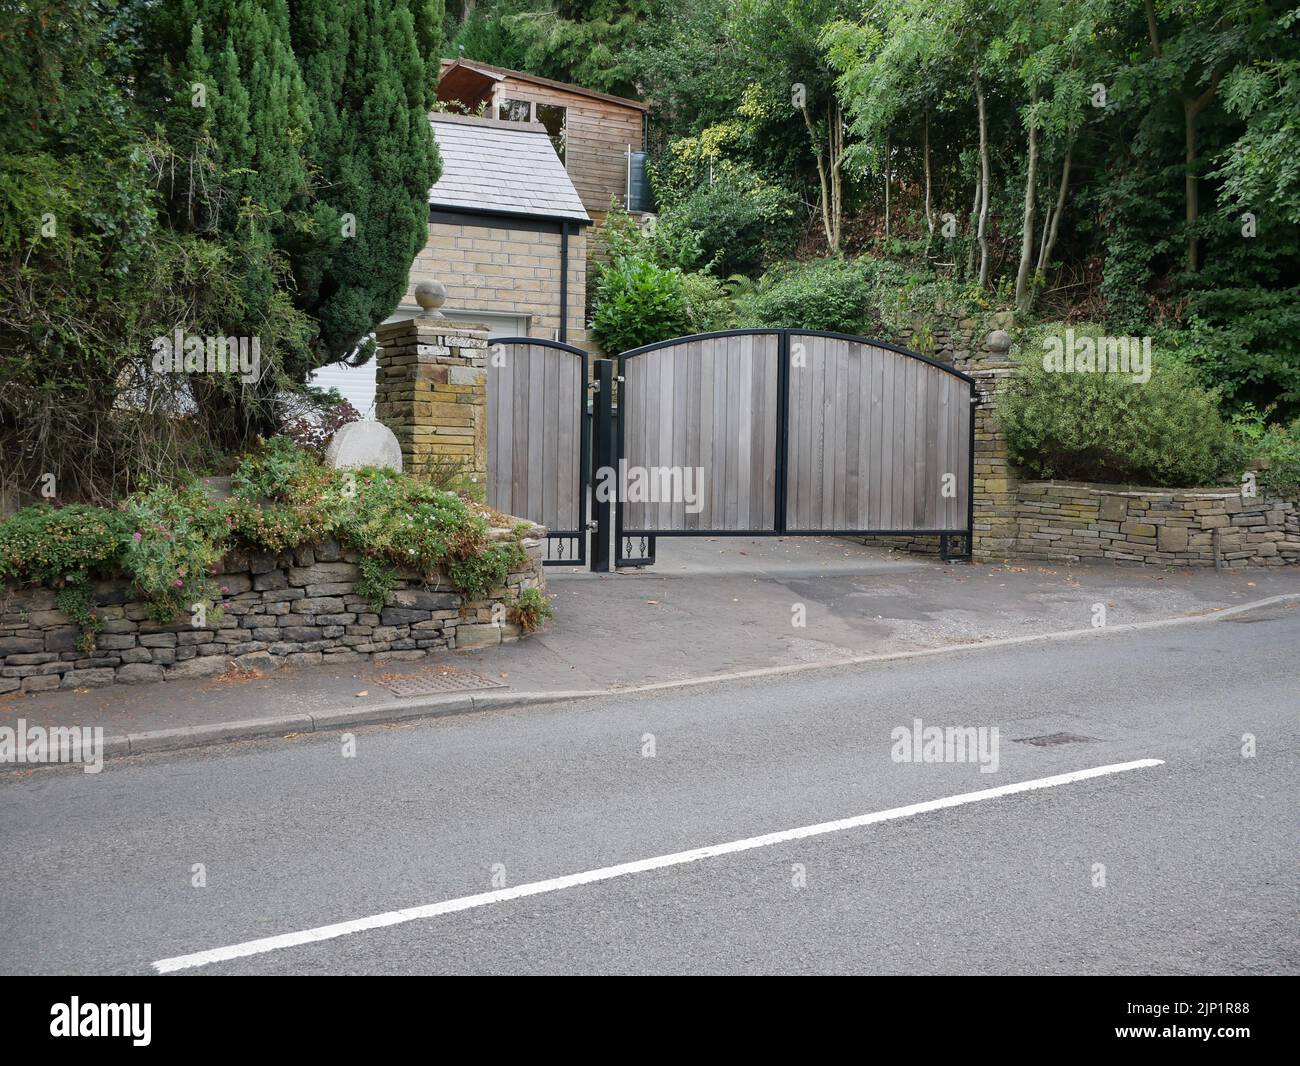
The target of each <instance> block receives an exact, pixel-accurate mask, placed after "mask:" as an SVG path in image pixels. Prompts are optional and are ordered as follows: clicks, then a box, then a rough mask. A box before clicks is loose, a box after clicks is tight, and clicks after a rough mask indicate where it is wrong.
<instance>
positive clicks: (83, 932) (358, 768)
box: [0, 607, 1300, 974]
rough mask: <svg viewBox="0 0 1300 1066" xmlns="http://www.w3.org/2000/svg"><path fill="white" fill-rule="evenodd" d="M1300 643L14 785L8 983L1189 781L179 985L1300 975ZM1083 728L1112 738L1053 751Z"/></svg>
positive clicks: (1006, 652) (1268, 624) (275, 956)
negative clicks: (934, 748) (931, 730)
mask: <svg viewBox="0 0 1300 1066" xmlns="http://www.w3.org/2000/svg"><path fill="white" fill-rule="evenodd" d="M1298 652H1300V609H1295V608H1286V607H1272V608H1266V609H1263V610H1261V611H1260V612H1258V613H1257V614H1254V615H1244V616H1239V617H1238V618H1236V619H1235V620H1233V621H1220V622H1206V623H1199V624H1193V625H1183V626H1177V627H1171V628H1167V629H1155V630H1146V631H1142V632H1136V633H1135V632H1130V633H1114V634H1104V633H1103V634H1099V635H1096V636H1089V637H1082V638H1080V639H1078V640H1076V641H1071V642H1068V643H1067V642H1054V643H1046V644H1043V645H1031V646H1019V647H1008V648H995V649H989V650H978V649H976V650H970V651H961V652H954V653H953V654H951V655H946V656H942V657H937V658H929V659H924V660H910V661H900V662H894V663H886V664H875V665H871V666H866V667H854V668H839V669H834V670H828V671H825V672H816V673H810V674H801V675H796V676H791V677H789V678H785V679H780V680H767V681H762V682H756V683H731V684H725V685H715V686H711V687H708V688H701V689H690V690H682V691H677V692H673V691H668V692H663V693H659V694H652V695H644V696H638V697H635V698H623V699H618V698H609V699H601V700H592V701H586V702H582V703H575V704H567V705H563V704H562V705H554V706H550V707H539V708H532V709H528V710H521V711H517V712H500V713H489V714H482V715H475V716H468V717H463V718H451V719H442V720H437V721H432V722H425V723H413V724H406V725H402V726H398V727H388V728H382V727H381V728H371V729H368V730H362V731H359V732H358V733H357V734H356V735H355V742H356V754H355V757H350V758H349V757H344V755H343V737H342V735H340V734H315V735H311V736H303V737H299V738H290V739H286V740H274V741H265V742H257V743H246V744H241V745H232V746H229V747H225V748H216V749H208V750H204V751H200V752H195V753H188V754H182V755H175V756H146V757H138V758H133V759H125V760H120V761H116V762H110V763H109V764H107V766H106V767H105V769H104V771H103V772H102V773H100V774H98V775H86V774H83V773H81V772H80V771H79V770H76V769H48V770H46V769H42V770H36V771H32V772H28V773H22V774H19V773H9V774H5V775H4V776H3V778H0V841H2V842H3V846H4V861H3V864H0V971H3V972H5V973H68V972H71V973H148V972H152V971H151V963H153V962H154V961H156V960H163V959H168V958H172V957H176V956H186V955H188V954H190V953H193V952H200V951H204V950H206V949H212V948H219V947H222V946H225V945H233V944H238V943H241V942H244V941H249V940H253V939H256V938H263V937H270V936H276V935H279V934H289V933H294V932H298V931H301V930H307V929H313V928H316V927H320V926H323V925H327V924H330V923H335V922H345V921H348V920H351V919H358V918H364V917H366V916H370V915H375V914H379V913H383V912H389V911H393V910H395V909H400V908H408V907H418V906H421V905H426V904H434V903H439V902H440V901H445V900H452V899H456V898H459V897H465V896H470V895H474V894H478V893H487V892H490V891H492V890H493V889H494V888H499V887H500V886H501V883H502V879H503V878H504V884H506V885H507V886H517V885H521V884H525V883H530V882H536V881H540V880H543V879H549V878H557V877H560V876H562V875H567V874H576V873H581V872H583V871H589V870H592V869H595V868H599V867H605V866H609V865H612V864H620V863H629V862H633V861H635V860H641V859H648V858H652V857H654V856H660V855H664V854H667V853H673V852H679V851H684V850H687V849H693V848H699V847H702V846H704V845H714V844H722V843H725V842H728V841H735V840H739V839H742V838H748V837H753V836H757V835H761V834H768V833H774V832H776V831H779V830H785V829H792V828H796V827H800V826H807V825H812V824H815V823H822V822H826V821H828V820H832V819H840V818H848V817H851V816H855V815H862V814H869V813H872V812H879V811H885V810H887V809H891V808H897V807H899V806H902V805H905V804H914V803H920V802H922V801H928V800H936V799H941V798H944V797H950V796H954V795H958V794H962V793H969V792H972V791H976V790H984V789H989V788H996V787H998V786H1003V785H1011V784H1014V783H1017V782H1023V781H1029V780H1036V779H1040V778H1045V777H1050V776H1052V775H1059V774H1065V773H1068V772H1070V771H1076V770H1083V769H1088V768H1092V767H1100V766H1106V765H1110V764H1122V763H1127V762H1130V761H1132V760H1141V759H1159V760H1163V763H1162V764H1161V765H1157V766H1150V767H1144V768H1140V769H1135V770H1131V771H1128V772H1123V773H1115V774H1110V775H1107V776H1103V777H1097V778H1093V779H1090V780H1083V781H1077V782H1072V783H1068V784H1062V785H1060V786H1057V787H1052V788H1046V789H1042V790H1038V791H1031V792H1021V793H1018V794H1014V795H1007V796H1002V797H1000V798H995V799H989V800H986V801H982V802H975V803H969V804H964V805H961V806H956V807H952V808H949V809H941V810H933V811H927V812H924V813H919V814H916V815H914V816H911V817H906V818H897V819H891V820H888V821H884V822H881V823H879V824H871V825H865V826H861V827H858V828H851V829H845V830H841V831H835V832H826V833H822V834H820V835H816V836H812V837H808V838H805V839H796V840H787V841H783V842H777V843H772V844H770V845H768V846H761V847H754V848H752V849H750V850H746V851H742V852H739V853H736V854H725V855H720V856H717V857H709V858H702V859H700V860H698V861H693V862H689V863H679V864H675V865H670V866H666V867H664V868H660V869H650V870H647V871H645V872H636V873H629V874H627V875H626V876H620V877H617V878H613V879H610V880H605V881H601V882H599V883H593V884H578V885H575V886H572V887H561V888H557V889H556V890H554V891H547V892H544V893H541V894H537V895H533V896H530V897H528V898H523V899H514V900H506V901H502V902H489V903H486V904H485V905H482V906H474V907H472V908H471V909H467V910H463V911H459V912H457V913H450V914H444V915H441V916H438V917H432V918H423V919H420V920H415V921H407V922H404V923H402V924H397V925H392V926H390V927H387V928H380V929H369V930H365V931H360V932H355V933H352V934H350V935H345V936H339V937H336V938H334V939H329V940H325V941H321V942H318V943H308V944H300V945H295V946H289V947H284V948H281V949H278V950H272V951H267V952H263V953H261V954H256V955H252V956H249V957H245V958H237V959H233V960H229V961H220V962H216V963H213V964H209V965H200V966H196V967H192V968H189V969H186V970H184V971H182V972H184V973H187V974H205V973H333V972H346V973H411V974H422V973H503V972H505V973H589V972H600V973H606V972H608V973H716V972H727V973H760V972H761V973H769V972H775V973H805V972H818V973H821V972H857V973H934V972H940V973H1160V974H1187V973H1216V974H1217V973H1252V974H1253V973H1296V972H1300V947H1298V934H1297V926H1296V915H1297V913H1298V911H1300V882H1298V880H1297V860H1296V857H1297V854H1298V853H1300V852H1298V851H1297V818H1296V806H1297V805H1296V800H1297V795H1298V794H1300V788H1298V785H1300V756H1298V752H1300V747H1298V745H1297V734H1300V724H1298V723H1300V656H1298V654H1297V653H1298ZM593 654H596V649H594V648H593ZM915 718H920V719H922V720H923V722H924V724H926V725H941V726H973V727H991V726H997V727H998V728H999V740H1000V743H999V746H998V755H999V761H998V769H997V772H996V773H981V772H980V769H979V766H978V765H977V764H974V763H970V762H966V763H920V764H916V763H913V764H906V763H899V762H895V761H893V760H892V759H891V749H892V748H893V747H894V741H893V739H892V738H891V731H892V730H893V729H894V728H895V727H898V726H908V727H910V726H911V725H912V723H913V719H915ZM1058 733H1068V734H1072V735H1074V736H1075V737H1078V738H1087V739H1075V740H1071V741H1069V742H1067V743H1059V744H1048V745H1032V744H1026V743H1023V742H1022V741H1023V740H1024V739H1025V738H1033V737H1042V736H1048V735H1052V734H1058ZM1244 734H1251V735H1253V737H1254V738H1255V744H1256V754H1255V756H1254V757H1253V758H1244V757H1243V755H1242V743H1243V741H1242V738H1243V735H1244ZM650 735H652V736H653V747H654V754H653V757H647V756H646V755H645V754H644V752H646V751H647V750H648V745H649V744H650ZM195 864H202V865H203V870H204V874H205V877H206V887H195V886H194V884H193V881H194V879H195V876H196V875H195V873H194V868H195ZM1103 866H1104V876H1105V885H1104V887H1103V886H1101V885H1099V884H1098V883H1097V881H1098V880H1099V875H1100V873H1101V868H1102V867H1103ZM494 873H495V874H496V875H497V882H496V884H494V883H493V876H494Z"/></svg>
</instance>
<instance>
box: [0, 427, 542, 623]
mask: <svg viewBox="0 0 1300 1066" xmlns="http://www.w3.org/2000/svg"><path fill="white" fill-rule="evenodd" d="M231 482H232V485H233V488H234V492H233V493H232V495H231V498H230V499H229V500H224V501H214V500H212V499H210V498H209V497H208V496H207V495H206V494H205V493H204V492H203V491H201V490H200V489H198V488H194V487H181V488H173V487H169V486H156V487H154V488H151V489H149V490H148V491H145V492H141V493H137V494H135V495H134V496H131V497H129V498H128V499H126V500H124V501H122V503H121V504H120V505H119V506H118V507H116V508H104V507H90V506H86V505H81V504H73V505H70V506H67V507H62V508H55V507H51V506H50V505H48V504H37V505H34V506H32V507H27V508H24V509H23V510H21V511H19V512H18V513H17V514H16V515H14V516H13V517H12V518H10V519H9V520H7V521H5V522H0V579H3V580H6V581H12V582H14V583H18V584H23V583H40V584H49V585H51V586H53V587H56V588H60V589H61V590H62V591H61V593H60V597H59V601H58V605H59V608H60V610H63V611H64V612H65V613H66V614H68V615H69V616H70V617H72V618H73V619H74V620H75V621H77V622H78V623H79V624H80V625H81V627H82V631H83V634H84V635H85V641H84V646H86V647H89V646H90V645H91V644H92V642H93V635H94V632H95V630H96V629H97V628H98V627H99V622H98V619H97V617H96V616H95V613H94V600H93V597H92V596H91V588H90V579H91V577H92V575H100V576H106V577H107V576H113V575H117V574H125V575H126V576H128V577H129V578H130V579H131V581H132V583H133V584H134V586H135V588H136V589H137V590H138V591H139V592H140V594H141V595H142V596H143V598H144V599H145V600H146V602H147V603H148V604H149V606H150V612H151V614H152V615H153V617H155V618H156V619H158V620H159V621H170V620H171V619H173V618H174V617H175V616H176V615H177V614H178V613H181V612H183V611H187V610H189V609H190V605H191V604H193V603H196V602H211V603H213V604H214V606H215V604H216V602H217V601H218V600H219V598H220V593H221V592H224V590H223V589H219V588H218V587H216V583H215V581H213V575H214V574H215V573H216V568H217V564H218V563H219V562H220V560H221V559H222V557H223V556H224V555H225V554H226V553H227V552H228V551H229V550H230V549H231V548H233V547H235V546H237V545H239V544H246V545H250V546H253V547H257V548H264V549H269V550H273V551H282V550H284V549H287V548H294V547H297V546H299V545H302V544H307V543H311V542H313V541H318V540H322V539H324V538H326V537H330V536H333V537H336V538H337V539H338V541H339V543H340V544H341V545H343V546H344V547H346V548H348V549H350V550H353V551H356V552H358V553H359V554H360V555H361V562H360V568H361V580H360V581H359V582H358V584H357V590H358V592H359V594H360V595H362V596H364V597H366V598H367V600H368V601H369V602H370V603H371V605H372V606H375V607H376V608H378V607H381V606H383V604H384V602H385V601H386V600H387V597H388V593H389V592H391V591H392V589H393V588H394V587H395V585H396V583H397V581H398V579H399V577H400V576H401V572H402V571H405V572H413V573H418V574H429V573H432V572H433V571H434V570H436V569H438V568H439V567H442V568H444V569H445V570H446V572H447V573H448V575H449V576H450V578H451V581H452V584H453V585H454V587H455V588H456V589H457V590H458V591H459V592H461V593H462V594H463V595H465V596H466V597H467V598H469V599H479V598H481V597H482V596H483V595H484V594H485V593H487V592H489V591H491V590H493V589H495V588H498V587H500V586H501V585H503V584H504V583H505V581H506V578H507V577H508V575H509V574H510V572H511V571H512V570H516V569H518V568H519V567H521V566H523V564H524V563H525V562H526V560H527V555H526V553H525V551H524V549H523V546H522V544H521V543H520V541H521V539H522V529H527V528H528V527H522V529H518V530H516V531H515V537H514V539H513V540H511V541H507V542H504V543H500V542H495V541H493V540H491V539H490V538H489V527H488V522H487V519H486V518H485V517H484V516H483V515H482V514H480V513H479V511H478V510H476V509H475V508H474V507H473V506H471V504H469V503H468V502H466V501H465V500H464V499H462V498H461V497H460V496H458V495H456V494H455V493H452V492H447V491H444V490H442V489H439V488H436V487H434V486H433V485H429V484H426V483H424V482H421V481H417V480H415V479H414V478H412V477H409V476H406V475H403V474H398V473H395V472H393V471H390V470H377V469H373V468H363V469H360V470H355V471H353V470H348V471H335V470H330V469H328V468H326V467H325V466H323V465H322V464H321V462H320V460H319V458H318V457H317V456H316V455H314V454H313V453H312V452H310V451H308V450H305V449H302V448H299V447H298V446H297V445H295V444H294V443H293V442H292V441H291V440H289V439H288V438H286V437H276V438H272V439H271V440H269V441H267V442H265V443H264V444H262V445H261V446H259V447H258V448H257V449H256V450H255V451H253V452H251V453H249V454H247V455H245V456H243V457H242V458H241V460H240V462H239V465H238V467H237V468H236V470H235V472H234V474H233V475H232V478H231ZM215 609H217V610H219V608H215ZM209 617H212V615H211V614H209Z"/></svg>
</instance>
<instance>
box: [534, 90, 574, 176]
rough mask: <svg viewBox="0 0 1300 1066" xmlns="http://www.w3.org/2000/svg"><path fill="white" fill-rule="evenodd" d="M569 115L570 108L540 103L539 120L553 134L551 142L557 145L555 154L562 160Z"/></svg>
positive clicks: (538, 109)
mask: <svg viewBox="0 0 1300 1066" xmlns="http://www.w3.org/2000/svg"><path fill="white" fill-rule="evenodd" d="M567 116H568V109H567V108H564V107H560V106H559V105H558V104H538V105H537V121H538V122H540V123H541V124H542V125H543V126H545V127H546V132H547V133H549V134H550V136H551V144H553V145H554V146H555V154H556V155H558V156H559V157H560V162H561V163H563V162H564V137H565V129H564V122H565V119H566V117H567Z"/></svg>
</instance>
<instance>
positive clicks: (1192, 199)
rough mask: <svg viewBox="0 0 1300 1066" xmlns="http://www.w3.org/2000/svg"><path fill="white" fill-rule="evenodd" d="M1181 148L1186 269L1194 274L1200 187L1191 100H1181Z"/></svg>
mask: <svg viewBox="0 0 1300 1066" xmlns="http://www.w3.org/2000/svg"><path fill="white" fill-rule="evenodd" d="M1183 149H1184V150H1183V162H1184V164H1185V166H1186V169H1187V173H1186V175H1185V176H1184V178H1183V194H1184V195H1183V198H1184V200H1185V201H1186V204H1187V211H1186V218H1187V270H1188V273H1190V274H1195V273H1196V271H1197V269H1198V268H1199V266H1200V264H1199V263H1198V259H1199V252H1200V249H1199V248H1197V245H1196V235H1195V232H1194V227H1195V226H1196V218H1197V215H1199V214H1200V187H1199V184H1198V182H1197V180H1196V110H1195V104H1194V102H1193V101H1191V100H1184V101H1183Z"/></svg>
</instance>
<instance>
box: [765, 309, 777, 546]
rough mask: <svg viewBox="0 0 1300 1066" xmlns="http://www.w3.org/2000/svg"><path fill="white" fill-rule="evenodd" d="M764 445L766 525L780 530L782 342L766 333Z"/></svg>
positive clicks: (768, 527)
mask: <svg viewBox="0 0 1300 1066" xmlns="http://www.w3.org/2000/svg"><path fill="white" fill-rule="evenodd" d="M764 346H765V347H764V365H765V366H766V367H767V374H766V377H765V379H764V390H763V395H764V405H763V425H764V427H765V428H764V445H763V500H764V503H763V525H764V528H766V529H773V530H774V529H776V450H777V448H779V447H780V446H781V441H780V435H779V427H778V426H777V405H778V403H779V402H780V400H779V392H778V390H779V388H780V365H779V359H780V341H779V339H778V338H777V337H776V336H775V335H774V334H770V333H769V334H766V335H765V336H764Z"/></svg>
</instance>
